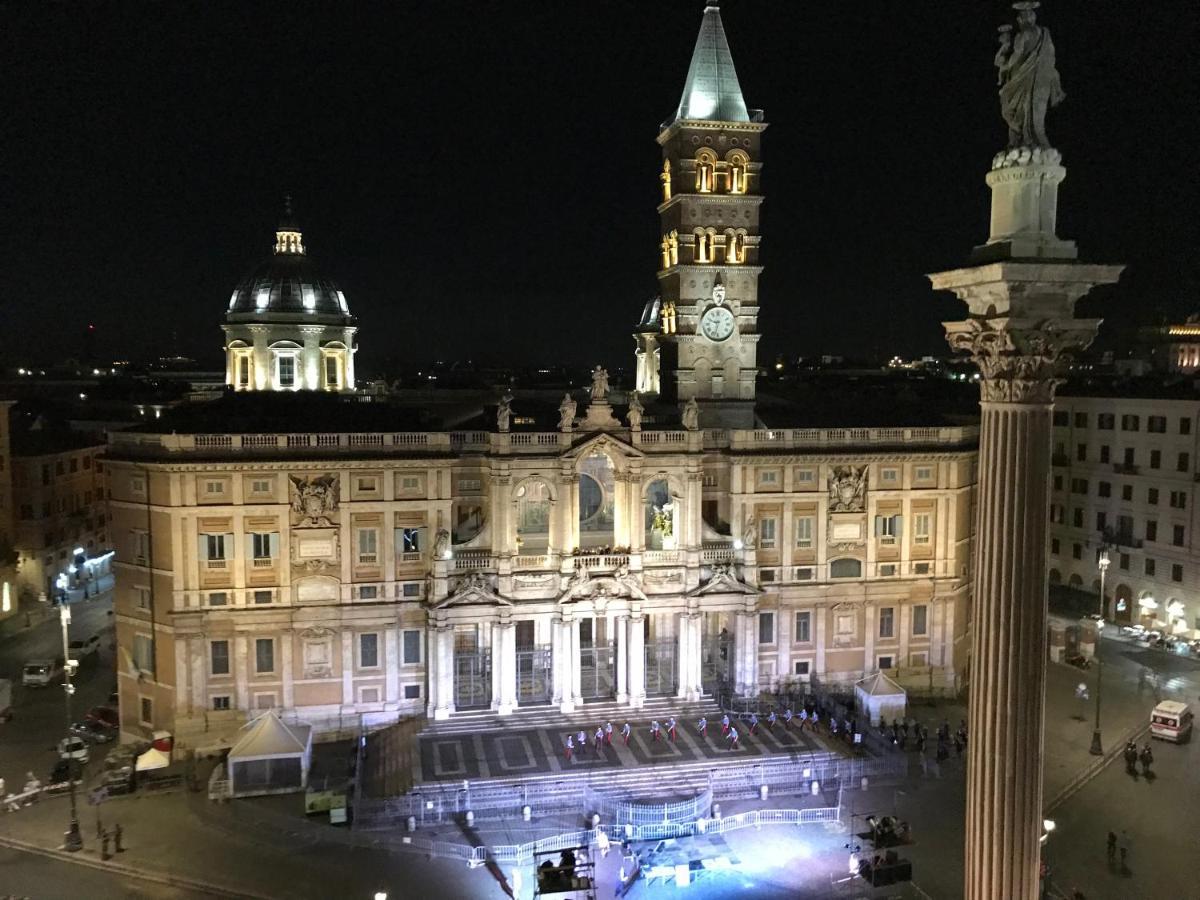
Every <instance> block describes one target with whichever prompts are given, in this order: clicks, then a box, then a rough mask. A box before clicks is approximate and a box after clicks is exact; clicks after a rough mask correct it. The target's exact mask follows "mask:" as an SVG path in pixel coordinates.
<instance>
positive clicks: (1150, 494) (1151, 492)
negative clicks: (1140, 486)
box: [1146, 488, 1158, 506]
mask: <svg viewBox="0 0 1200 900" xmlns="http://www.w3.org/2000/svg"><path fill="white" fill-rule="evenodd" d="M1146 502H1147V503H1149V504H1151V505H1155V506H1157V505H1158V488H1146Z"/></svg>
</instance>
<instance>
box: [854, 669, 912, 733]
mask: <svg viewBox="0 0 1200 900" xmlns="http://www.w3.org/2000/svg"><path fill="white" fill-rule="evenodd" d="M854 705H855V706H856V707H857V708H858V712H859V714H860V715H865V716H867V717H868V718H869V719H870V720H871V724H872V725H878V724H879V722H880V720H882V719H891V720H895V719H902V718H904V713H905V710H906V709H907V707H908V694H907V693H905V691H904V688H902V687H900V685H898V684H897V683H896V682H894V681H892V679H890V678H888V677H887V676H886V675H884V674H883V673H882V672H876V673H875V674H874V675H868V676H867V677H866V678H863V679H862V680H861V681H857V682H855V684H854Z"/></svg>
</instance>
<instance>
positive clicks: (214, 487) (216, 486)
mask: <svg viewBox="0 0 1200 900" xmlns="http://www.w3.org/2000/svg"><path fill="white" fill-rule="evenodd" d="M204 493H205V494H206V495H208V496H210V497H211V496H213V495H214V494H215V495H218V496H219V495H221V494H223V493H225V482H223V481H220V480H217V479H210V480H209V481H206V482H204Z"/></svg>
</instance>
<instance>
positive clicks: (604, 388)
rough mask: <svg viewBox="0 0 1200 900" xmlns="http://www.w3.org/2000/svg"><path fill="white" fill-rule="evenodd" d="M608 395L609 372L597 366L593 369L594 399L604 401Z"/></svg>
mask: <svg viewBox="0 0 1200 900" xmlns="http://www.w3.org/2000/svg"><path fill="white" fill-rule="evenodd" d="M607 396H608V372H607V371H606V370H605V369H603V368H601V367H600V366H596V368H594V369H592V400H593V401H594V402H598V403H603V402H604V400H605V398H606V397H607Z"/></svg>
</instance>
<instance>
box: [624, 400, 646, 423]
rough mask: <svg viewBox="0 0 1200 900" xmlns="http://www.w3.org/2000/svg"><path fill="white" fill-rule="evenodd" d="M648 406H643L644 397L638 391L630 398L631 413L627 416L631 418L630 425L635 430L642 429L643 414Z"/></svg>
mask: <svg viewBox="0 0 1200 900" xmlns="http://www.w3.org/2000/svg"><path fill="white" fill-rule="evenodd" d="M645 411H646V407H644V406H642V398H641V397H640V396H639V395H638V392H637V391H634V392H633V395H632V396H631V397H630V398H629V414H628V415H627V417H626V418H628V420H629V427H630V428H632V429H633V430H634V431H641V430H642V414H643V413H645Z"/></svg>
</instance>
